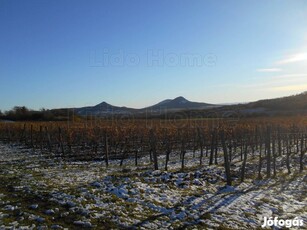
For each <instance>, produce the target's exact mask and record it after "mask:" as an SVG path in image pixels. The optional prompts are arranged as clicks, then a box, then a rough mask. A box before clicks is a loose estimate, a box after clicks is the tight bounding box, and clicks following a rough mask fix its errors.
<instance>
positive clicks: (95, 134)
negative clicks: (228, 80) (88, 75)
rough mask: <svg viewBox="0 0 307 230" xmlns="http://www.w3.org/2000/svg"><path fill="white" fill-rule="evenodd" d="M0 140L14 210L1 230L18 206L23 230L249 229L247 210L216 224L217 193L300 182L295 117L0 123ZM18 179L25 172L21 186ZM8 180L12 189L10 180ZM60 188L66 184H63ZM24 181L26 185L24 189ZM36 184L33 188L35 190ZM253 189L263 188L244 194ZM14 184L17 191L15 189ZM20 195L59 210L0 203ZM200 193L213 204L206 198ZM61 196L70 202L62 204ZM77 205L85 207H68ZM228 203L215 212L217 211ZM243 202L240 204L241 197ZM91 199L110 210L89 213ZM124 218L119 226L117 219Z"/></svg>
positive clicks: (302, 133)
mask: <svg viewBox="0 0 307 230" xmlns="http://www.w3.org/2000/svg"><path fill="white" fill-rule="evenodd" d="M0 142H1V145H2V146H3V148H4V150H3V151H4V152H6V155H5V154H3V153H1V154H3V156H1V158H0V164H1V167H2V169H1V175H2V176H1V177H2V178H1V179H2V180H1V181H2V182H0V183H1V187H2V189H1V190H0V199H1V200H2V201H1V202H2V203H0V206H3V207H4V209H5V210H6V211H7V210H8V211H10V210H11V211H15V212H14V213H13V214H3V215H2V216H1V215H0V226H1V223H3V226H6V227H9V226H12V225H11V224H12V223H15V222H16V218H17V217H18V218H19V217H20V216H18V215H19V214H20V213H19V212H17V214H16V210H19V209H21V207H18V206H26V209H29V207H32V209H31V208H30V211H29V210H28V211H27V212H26V213H27V215H28V216H27V218H25V217H23V218H25V219H26V221H25V220H22V221H21V222H23V221H24V224H25V226H28V227H29V228H31V224H32V222H31V221H29V219H30V220H32V219H33V221H34V223H35V224H34V227H35V226H36V227H37V225H38V226H47V227H48V226H49V227H50V226H52V227H54V228H57V227H58V228H61V226H63V227H68V228H69V227H71V226H73V228H74V227H76V226H78V227H82V228H86V227H89V228H92V227H96V228H98V229H104V228H106V229H110V228H111V229H112V228H132V229H134V228H144V229H151V228H154V229H155V228H189V227H191V228H192V227H199V228H200V229H203V228H218V227H219V228H221V229H223V228H224V229H227V227H229V228H245V227H253V228H255V227H257V226H260V222H259V220H257V221H258V222H257V221H256V220H255V218H258V217H257V215H256V213H253V212H251V211H250V212H247V213H248V214H246V216H245V218H246V220H240V221H237V222H236V223H234V222H230V223H225V220H224V221H223V220H218V219H219V217H221V214H219V212H217V211H219V210H220V208H221V207H219V205H221V204H218V203H219V202H220V200H223V199H224V196H225V194H224V192H223V191H225V193H226V198H227V196H229V197H230V198H233V197H234V196H235V195H238V194H239V195H242V194H249V191H254V190H257V189H258V190H266V189H267V190H268V192H270V194H267V196H269V195H272V196H275V195H277V194H278V193H277V192H276V191H275V190H274V189H268V188H269V187H270V186H271V187H278V186H279V184H281V185H282V186H283V185H284V183H288V185H290V184H291V183H292V182H297V181H304V182H306V177H304V171H305V170H306V159H305V153H306V151H307V120H306V118H305V117H281V118H250V119H231V118H227V119H226V118H224V119H185V120H171V121H170V120H155V119H150V120H145V119H144V120H143V119H139V120H125V119H122V120H87V121H78V122H73V121H69V122H33V123H31V122H25V123H22V122H16V123H0ZM14 151H15V152H16V156H15V155H14ZM21 152H23V153H24V154H21ZM18 156H21V157H20V158H18ZM37 165H38V166H37ZM15 167H17V168H18V169H16V168H15ZM14 168H15V170H16V171H15V172H14V170H13V169H14ZM77 169H78V170H77ZM73 172H76V173H75V175H73ZM16 173H17V174H18V176H17V174H16ZM11 174H12V175H11ZM26 174H31V180H30V179H29V177H25V175H26ZM84 174H86V176H85V175H84ZM88 174H90V175H91V176H89V175H88ZM68 175H69V176H68ZM32 177H35V178H32ZM68 177H69V178H70V179H71V180H68ZM75 177H78V178H75ZM14 178H15V179H16V181H12V179H14ZM55 178H57V180H58V181H57V180H55ZM61 180H62V181H61ZM65 180H68V181H70V182H67V181H66V182H65V183H64V182H63V181H65ZM34 181H35V183H36V184H35V185H33V184H32V185H31V183H34ZM60 181H61V182H60ZM127 181H128V182H127ZM37 182H40V183H42V184H43V185H40V186H38V184H37ZM62 182H63V183H64V184H62ZM132 182H133V183H132ZM256 182H257V183H260V184H261V183H264V185H262V184H261V185H259V184H257V186H258V187H257V188H251V187H250V185H251V184H253V183H256ZM15 183H17V184H18V183H19V184H18V186H17V185H16V184H15ZM20 183H27V185H26V186H25V185H22V186H20ZM138 183H140V185H139V186H136V187H135V185H134V184H138ZM266 183H267V184H266ZM303 184H304V183H300V185H297V186H294V187H295V190H297V191H296V193H297V194H296V195H297V196H298V197H296V200H298V201H297V202H301V204H300V205H298V206H299V207H296V208H295V209H294V211H293V212H297V213H299V214H302V216H305V217H306V197H305V196H304V191H305V192H306V187H305V186H304V185H303ZM64 185H65V186H64ZM209 185H210V186H209ZM33 186H34V187H33ZM80 186H81V187H83V188H82V189H83V190H82V189H81V188H80ZM157 186H159V188H157ZM245 186H246V187H245ZM259 186H260V187H259ZM261 186H268V187H265V189H264V187H261ZM301 186H303V187H301ZM110 187H111V189H110ZM149 187H150V189H151V190H150V189H149ZM86 189H88V190H86ZM289 189H290V188H289ZM291 189H292V190H293V188H291ZM49 190H50V191H49ZM85 190H86V191H85ZM155 190H156V191H155ZM292 190H291V191H292ZM25 191H26V192H27V194H28V195H25V196H26V199H27V200H30V201H31V200H33V201H31V202H34V203H38V201H37V200H36V199H37V197H39V200H41V201H40V202H41V203H42V200H44V203H46V201H45V199H48V202H51V203H52V204H53V203H54V202H55V203H56V204H58V203H60V204H61V205H62V206H61V208H56V210H58V211H55V208H54V207H53V206H54V204H53V205H51V204H49V206H50V207H53V208H49V207H46V209H47V212H48V211H49V214H48V213H47V212H46V210H45V211H42V210H39V208H37V209H36V208H33V207H34V206H33V205H36V204H31V203H27V202H26V201H24V200H25V199H23V200H22V201H18V202H17V201H16V202H17V203H19V205H16V204H15V205H14V204H11V203H10V202H9V201H7V202H6V201H5V199H2V196H1V194H2V195H3V197H5V196H6V197H7V198H8V200H11V199H12V198H11V197H10V196H12V194H11V195H7V193H8V192H9V193H12V192H14V193H16V194H18V193H24V192H25ZM47 191H48V192H47ZM148 191H149V192H148ZM170 191H172V192H171V193H173V194H177V193H180V194H177V195H178V197H180V199H179V200H178V199H175V198H174V199H175V200H176V203H174V201H171V199H169V197H170V196H171V194H170V193H169V192H170ZM46 193H48V194H47V195H46ZM75 193H77V194H78V195H76V194H75ZM140 193H144V194H141V195H140ZM292 193H293V191H292ZM42 194H43V195H42ZM59 194H61V195H59ZM63 194H65V196H64V195H63ZM85 194H86V196H85ZM167 194H169V195H167ZM210 194H211V195H213V197H214V196H217V198H219V199H217V200H214V198H210V197H211V196H210ZM223 194H224V195H223ZM305 194H306V193H305ZM239 195H238V196H239ZM29 196H30V197H31V199H30V198H29ZM45 196H47V197H48V198H46V197H45ZM59 196H64V198H63V197H60V198H59ZM69 196H71V197H70V198H71V199H70V200H69V199H68V200H67V199H66V198H67V197H69ZM95 196H96V198H95ZM155 196H158V198H157V197H155ZM232 196H233V197H232ZM78 197H79V198H80V197H83V198H84V197H85V198H86V199H85V200H82V202H81V201H80V200H79V201H78V202H77V198H78ZM97 197H99V199H98V198H97ZM161 197H162V198H163V197H164V200H163V199H162V198H161ZM205 197H206V199H205ZM229 197H228V198H227V199H226V198H225V200H224V201H225V203H226V204H223V205H222V206H224V205H225V206H227V202H229ZM200 198H203V200H202V201H200V202H198V203H197V204H194V203H193V204H194V206H192V204H191V203H189V202H191V201H192V200H193V201H195V200H197V199H200ZM80 199H81V198H80ZM210 199H212V200H210ZM246 199H247V201H246V202H248V199H249V198H246ZM261 199H265V197H262V196H261ZM272 199H273V198H272ZM283 199H285V198H283ZM14 200H16V197H15V198H14ZM17 200H18V199H17ZM72 200H73V201H72ZM90 200H91V201H90ZM93 200H94V201H95V202H96V203H97V202H98V201H97V200H100V202H101V203H102V204H108V205H112V206H114V207H118V209H116V208H115V209H114V210H111V211H110V210H109V208H107V207H106V206H103V205H100V206H99V205H97V206H95V205H94V204H92V206H89V205H90V203H91V202H93ZM87 201H88V202H87ZM24 202H26V204H23V203H24ZM48 202H47V203H48ZM95 202H94V203H95ZM184 202H186V203H187V204H188V205H186V204H185V203H184ZM267 202H269V201H267ZM267 202H264V203H267ZM201 204H203V205H201ZM209 204H210V206H209ZM31 205H32V206H31ZM165 205H166V206H165ZM189 205H190V206H189ZM195 205H196V206H195ZM197 205H198V206H197ZM206 205H208V206H207V207H204V206H206ZM240 205H241V204H240ZM245 205H246V204H245ZM37 206H38V207H39V206H40V205H39V204H37ZM259 206H261V205H260V204H259ZM196 207H197V208H196ZM212 207H213V208H212ZM10 208H11V209H10ZM44 208H45V207H44ZM189 208H190V210H189ZM138 209H139V211H137V210H138ZM185 209H186V211H185ZM277 209H278V208H277ZM279 209H281V208H280V207H279ZM279 209H278V210H279ZM80 210H81V211H80ZM31 211H32V212H31ZM228 211H229V210H228ZM284 211H285V210H284ZM24 212H25V211H23V213H24ZM50 212H51V214H50ZM61 212H62V213H61ZM63 212H64V213H66V215H63ZM84 212H85V214H84ZM140 212H143V215H144V216H142V215H140ZM245 212H246V211H244V213H245ZM259 212H260V211H259ZM281 212H282V211H281ZM18 213H19V214H18ZM29 213H30V214H29ZM38 213H40V215H39V214H38ZM67 213H68V214H67ZM99 213H104V214H103V215H99ZM119 213H121V214H119ZM122 213H126V214H124V215H123V214H122ZM129 213H130V214H131V215H132V216H129ZM0 214H1V212H0ZM228 214H229V213H228ZM273 214H274V212H273ZM304 214H305V215H304ZM16 215H17V217H16ZM23 215H24V214H23ZM127 215H128V216H129V218H125V217H123V216H127ZM229 215H230V214H229ZM244 215H245V214H244ZM253 215H254V217H252V216H253ZM29 216H30V217H31V216H32V219H31V218H30V217H29ZM41 216H43V217H41ZM67 216H69V218H68V217H67ZM121 216H122V217H121ZM222 216H223V215H222ZM5 220H6V221H5ZM305 221H306V219H305ZM17 222H18V221H17ZM54 223H59V224H54ZM15 224H16V223H15ZM18 224H19V222H18ZM19 226H20V225H19ZM32 227H33V224H32Z"/></svg>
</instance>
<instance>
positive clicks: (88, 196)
mask: <svg viewBox="0 0 307 230" xmlns="http://www.w3.org/2000/svg"><path fill="white" fill-rule="evenodd" d="M254 160H255V162H257V158H255V159H254ZM207 161H208V159H207V158H205V159H204V162H203V166H199V153H196V154H194V157H193V153H187V154H186V164H185V165H186V166H185V169H184V170H183V171H182V170H180V167H181V162H180V160H179V155H178V154H176V153H173V154H171V158H170V162H169V168H168V169H169V170H168V171H164V170H163V169H164V165H163V164H164V156H160V157H159V163H160V165H159V168H161V171H160V170H156V171H153V170H152V168H153V167H152V165H151V164H150V160H149V158H148V157H143V158H142V159H139V165H138V166H137V167H136V166H134V159H130V160H129V159H128V160H125V161H124V165H123V166H122V167H120V166H119V164H120V162H119V161H115V160H114V161H111V162H110V165H109V167H108V168H106V166H105V163H104V162H103V161H100V162H98V161H96V162H93V161H90V162H76V161H71V162H68V161H63V160H61V159H59V158H53V157H50V158H48V157H47V156H42V155H41V154H40V153H39V152H33V151H32V150H28V149H23V148H21V147H19V146H9V145H4V144H0V229H63V228H67V229H82V228H94V229H126V228H128V229H178V228H187V229H218V228H219V229H248V228H249V229H257V228H259V229H260V228H261V225H262V224H263V218H264V217H265V216H266V217H275V216H277V217H278V218H279V219H294V218H295V217H299V218H301V219H303V221H304V227H305V228H306V227H307V205H306V204H307V198H306V194H307V186H306V184H307V183H306V182H307V176H306V175H304V174H303V173H298V172H296V171H293V172H292V174H290V175H288V174H287V173H285V172H283V171H279V172H278V176H277V177H276V179H264V180H257V179H256V177H255V176H253V174H256V172H254V173H253V172H251V171H248V172H247V179H246V180H245V182H244V183H239V182H238V180H239V179H238V178H233V179H234V183H233V184H234V186H225V175H224V168H223V165H222V159H219V162H220V163H219V165H212V166H208V162H207ZM249 163H250V164H248V165H247V168H248V170H251V168H252V164H251V162H249ZM240 165H241V162H240V161H233V163H232V168H231V170H233V171H237V170H239V168H240ZM249 166H250V167H249ZM300 229H302V227H301V228H300Z"/></svg>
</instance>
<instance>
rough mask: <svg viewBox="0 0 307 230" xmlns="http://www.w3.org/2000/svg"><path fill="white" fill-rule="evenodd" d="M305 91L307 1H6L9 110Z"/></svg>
mask: <svg viewBox="0 0 307 230" xmlns="http://www.w3.org/2000/svg"><path fill="white" fill-rule="evenodd" d="M305 90H307V1H305V0H293V1H290V0H287V1H285V0H278V1H277V0H276V1H273V0H272V1H267V0H258V1H250V0H240V1H239V0H237V1H226V0H225V1H221V0H212V1H211V0H199V1H197V0H186V1H183V0H177V1H174V0H167V1H165V0H161V1H157V0H155V1H149V0H138V1H136V0H115V1H114V0H110V1H102V0H101V1H100V0H99V1H98V0H97V1H94V0H88V1H86V0H83V1H80V0H48V1H47V0H36V1H33V0H27V1H23V0H19V1H16V0H0V109H1V110H2V111H3V110H7V109H10V108H12V107H13V106H15V105H25V106H27V107H29V108H32V109H39V108H42V107H45V108H59V107H79V106H85V105H95V104H98V103H100V102H102V101H107V102H109V103H111V104H113V105H119V106H122V105H125V106H130V107H135V108H140V107H144V106H147V105H151V104H154V103H156V102H159V101H161V100H163V99H166V98H174V97H177V96H184V97H186V98H187V99H189V100H192V101H203V102H209V103H223V102H227V103H228V102H245V101H253V100H257V99H262V98H272V97H278V96H283V95H290V94H296V93H299V92H302V91H305Z"/></svg>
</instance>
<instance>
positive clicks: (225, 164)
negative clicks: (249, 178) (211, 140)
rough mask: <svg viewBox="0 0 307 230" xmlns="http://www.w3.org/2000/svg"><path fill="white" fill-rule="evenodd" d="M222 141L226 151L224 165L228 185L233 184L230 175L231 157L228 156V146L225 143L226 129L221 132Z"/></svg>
mask: <svg viewBox="0 0 307 230" xmlns="http://www.w3.org/2000/svg"><path fill="white" fill-rule="evenodd" d="M221 141H222V146H223V151H224V167H225V173H226V180H227V185H229V186H231V182H232V181H231V175H230V165H229V158H228V153H227V146H226V143H225V137H224V131H222V132H221Z"/></svg>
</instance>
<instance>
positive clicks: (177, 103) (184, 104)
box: [75, 96, 217, 116]
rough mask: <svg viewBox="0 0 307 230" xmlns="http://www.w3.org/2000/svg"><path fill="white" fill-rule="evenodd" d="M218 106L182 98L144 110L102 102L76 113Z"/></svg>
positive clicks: (87, 113)
mask: <svg viewBox="0 0 307 230" xmlns="http://www.w3.org/2000/svg"><path fill="white" fill-rule="evenodd" d="M216 106H217V105H213V104H208V103H203V102H192V101H189V100H187V99H186V98H184V97H182V96H180V97H176V98H174V99H166V100H163V101H161V102H159V103H157V104H155V105H152V106H148V107H145V108H142V109H135V108H128V107H124V106H122V107H119V106H114V105H111V104H108V103H106V102H102V103H100V104H97V105H95V106H87V107H82V108H75V112H76V114H78V115H82V116H85V115H98V116H99V115H100V116H107V115H111V114H115V115H116V114H118V115H120V114H123V115H124V114H131V113H135V114H142V113H145V112H158V111H164V112H169V111H178V110H183V109H184V110H187V109H206V108H212V107H216Z"/></svg>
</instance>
